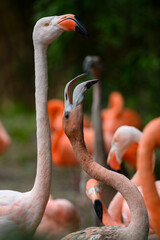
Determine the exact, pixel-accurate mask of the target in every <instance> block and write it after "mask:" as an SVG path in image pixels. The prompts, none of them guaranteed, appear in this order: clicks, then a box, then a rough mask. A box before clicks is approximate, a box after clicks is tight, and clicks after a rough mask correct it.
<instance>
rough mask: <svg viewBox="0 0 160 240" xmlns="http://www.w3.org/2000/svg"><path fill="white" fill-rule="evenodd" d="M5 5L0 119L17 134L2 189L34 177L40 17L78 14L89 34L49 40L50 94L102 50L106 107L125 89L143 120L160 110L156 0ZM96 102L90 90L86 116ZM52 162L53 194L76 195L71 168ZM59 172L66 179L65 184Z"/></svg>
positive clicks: (4, 163) (39, 0)
mask: <svg viewBox="0 0 160 240" xmlns="http://www.w3.org/2000/svg"><path fill="white" fill-rule="evenodd" d="M0 10H1V21H0V29H1V34H0V56H1V57H0V121H1V122H2V123H3V125H4V126H5V128H6V130H7V132H8V133H9V135H10V137H11V140H12V144H11V146H10V148H9V149H8V150H7V151H6V152H5V153H4V154H3V155H2V156H0V188H1V189H5V188H6V189H9V188H11V189H14V190H19V191H27V190H29V189H30V188H31V187H32V185H33V181H34V177H35V168H36V135H35V134H36V126H35V105H34V104H35V103H34V101H35V99H34V60H33V44H32V30H33V27H34V24H35V22H36V21H37V20H38V19H39V18H41V17H44V16H51V15H61V14H65V13H74V14H75V15H77V16H78V17H79V19H80V20H81V21H82V22H83V23H84V25H85V26H86V28H87V30H88V33H89V38H83V37H82V36H81V35H79V34H75V33H73V32H70V33H68V32H66V33H64V34H63V35H62V36H61V37H60V38H58V40H56V41H55V42H54V44H52V45H51V46H50V47H49V49H48V72H49V99H51V98H59V99H63V91H64V86H65V83H66V82H67V81H69V80H70V79H72V78H73V77H75V76H76V75H78V74H80V73H82V72H83V68H82V62H83V60H84V58H85V57H86V56H87V55H98V56H100V57H101V58H102V61H103V77H102V85H103V92H102V104H103V108H105V107H107V103H108V96H109V93H110V92H111V91H115V90H116V91H120V92H121V93H122V94H123V96H124V99H125V106H126V107H128V108H132V109H134V110H135V111H137V112H138V113H139V114H140V116H141V117H142V119H143V126H145V125H146V124H147V123H148V122H149V121H150V120H151V119H153V118H155V117H158V116H159V113H160V111H159V91H160V80H159V76H160V44H159V39H160V31H159V22H160V2H159V1H158V0H134V1H129V0H112V1H111V0H103V1H97V0H92V1H90V0H83V1H82V0H68V1H65V0H54V1H52V0H32V1H31V0H24V1H20V0H5V1H0ZM87 78H88V77H87ZM91 103H92V91H89V93H88V94H87V97H86V98H85V113H86V114H88V115H89V116H90V109H91ZM54 169H55V171H54V170H53V184H52V187H53V188H52V193H53V196H54V197H66V198H70V199H71V200H74V199H75V197H76V196H75V194H74V193H73V191H72V190H70V192H69V188H70V182H69V181H70V170H69V169H64V171H63V174H61V173H62V170H61V169H59V168H58V167H56V166H55V168H54ZM77 171H79V170H77ZM62 176H63V177H64V178H65V180H66V178H67V179H69V181H68V182H66V181H65V183H64V181H63V177H62ZM56 184H57V185H56ZM65 184H66V185H65ZM64 186H65V187H64ZM64 189H65V190H64ZM88 218H89V219H90V217H89V216H88ZM90 224H91V222H90Z"/></svg>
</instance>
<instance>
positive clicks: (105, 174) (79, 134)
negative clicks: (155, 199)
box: [63, 79, 148, 240]
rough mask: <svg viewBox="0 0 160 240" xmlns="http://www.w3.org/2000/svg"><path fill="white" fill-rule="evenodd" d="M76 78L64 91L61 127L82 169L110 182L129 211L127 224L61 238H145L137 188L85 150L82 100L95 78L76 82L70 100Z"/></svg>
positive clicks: (145, 222) (145, 221) (145, 226)
mask: <svg viewBox="0 0 160 240" xmlns="http://www.w3.org/2000/svg"><path fill="white" fill-rule="evenodd" d="M75 81H76V79H74V80H73V81H70V82H69V83H68V84H67V85H66V87H65V92H64V98H65V111H64V117H63V128H64V131H65V134H66V135H67V136H68V138H69V140H70V142H71V144H72V147H73V150H74V153H75V155H76V157H77V159H78V160H79V162H80V164H81V166H82V168H83V170H84V171H86V172H87V174H88V175H90V176H91V177H92V178H95V179H96V180H98V181H101V182H104V183H105V184H107V185H111V186H112V187H113V188H115V189H116V190H117V191H119V192H120V193H121V194H122V195H123V197H124V198H125V199H126V200H127V203H128V205H129V208H130V210H131V222H130V224H129V226H128V227H126V228H124V227H121V226H105V227H102V228H96V227H93V228H88V229H86V230H81V231H79V232H76V233H71V234H69V235H68V236H66V237H64V238H63V239H64V240H66V239H77V240H78V239H91V237H92V238H93V237H94V238H95V239H97V240H98V239H116V240H118V239H123V240H126V239H130V240H131V239H137V240H139V239H141V240H142V239H147V238H148V215H147V211H146V208H145V205H144V202H143V198H142V196H141V194H140V193H139V191H138V189H137V188H136V187H135V185H134V184H133V183H131V182H130V180H128V179H127V178H126V177H125V176H123V175H121V174H118V173H115V172H112V171H110V170H108V169H105V168H104V167H102V166H101V165H99V164H98V163H97V162H95V161H93V159H92V157H91V155H90V154H89V153H88V151H87V149H86V146H85V142H84V137H83V109H82V102H83V99H84V93H85V91H86V90H87V89H88V88H89V87H91V85H93V84H94V83H96V82H97V81H95V80H91V81H87V82H84V83H81V84H79V85H78V86H77V87H76V88H75V89H74V92H73V103H72V100H71V87H72V85H73V83H74V82H75Z"/></svg>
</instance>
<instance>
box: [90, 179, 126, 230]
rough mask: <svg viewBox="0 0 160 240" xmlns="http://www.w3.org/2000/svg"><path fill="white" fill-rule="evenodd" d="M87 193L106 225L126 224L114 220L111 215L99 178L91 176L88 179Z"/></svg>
mask: <svg viewBox="0 0 160 240" xmlns="http://www.w3.org/2000/svg"><path fill="white" fill-rule="evenodd" d="M86 195H87V197H88V198H89V199H90V200H91V201H92V204H93V206H94V209H95V212H96V214H97V216H98V218H99V219H100V221H101V222H102V223H103V224H104V225H105V226H109V225H114V226H124V225H123V224H121V223H120V222H116V221H114V220H113V219H112V218H111V216H110V215H109V213H108V210H107V208H106V206H105V205H104V203H103V201H102V187H101V186H100V184H99V182H98V181H97V180H95V179H93V178H91V179H89V180H88V181H87V183H86Z"/></svg>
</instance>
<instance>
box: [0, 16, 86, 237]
mask: <svg viewBox="0 0 160 240" xmlns="http://www.w3.org/2000/svg"><path fill="white" fill-rule="evenodd" d="M72 30H73V31H79V32H80V31H81V32H82V33H84V34H86V30H85V28H84V27H83V26H81V24H80V23H79V22H78V21H77V19H76V17H75V16H74V15H72V14H66V15H61V16H51V17H45V18H42V19H40V20H39V21H37V23H36V24H35V27H34V30H33V44H34V59H35V89H36V93H35V98H36V99H35V100H36V122H37V155H38V156H37V173H36V179H35V182H34V186H33V188H32V189H31V191H28V192H24V193H21V192H17V191H10V190H4V191H3V190H2V191H0V232H1V234H3V233H4V232H5V231H6V232H8V231H9V232H12V231H13V232H14V231H26V232H30V233H34V232H35V230H36V228H37V226H38V224H39V223H40V221H41V219H42V216H43V213H44V210H45V207H46V204H47V202H48V198H49V194H50V185H51V159H52V158H51V144H50V128H49V120H48V113H47V92H48V74H47V48H48V45H49V44H50V43H51V42H53V41H54V40H55V39H56V38H58V37H59V36H60V35H61V34H62V33H63V32H64V31H72Z"/></svg>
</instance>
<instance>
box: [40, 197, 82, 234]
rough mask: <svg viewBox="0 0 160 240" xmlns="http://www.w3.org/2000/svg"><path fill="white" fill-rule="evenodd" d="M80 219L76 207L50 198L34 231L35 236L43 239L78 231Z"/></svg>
mask: <svg viewBox="0 0 160 240" xmlns="http://www.w3.org/2000/svg"><path fill="white" fill-rule="evenodd" d="M81 223H82V218H81V216H80V214H79V212H78V211H77V209H76V207H75V206H74V205H73V204H72V203H71V202H70V201H68V200H67V199H63V198H62V199H61V198H60V199H52V197H51V196H50V198H49V200H48V203H47V206H46V209H45V212H44V215H43V218H42V220H41V222H40V224H39V226H38V228H37V230H36V235H45V238H49V239H51V238H52V237H55V236H57V237H60V236H61V237H62V236H64V235H65V234H68V233H70V232H71V231H75V230H78V229H79V228H80V226H81Z"/></svg>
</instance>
